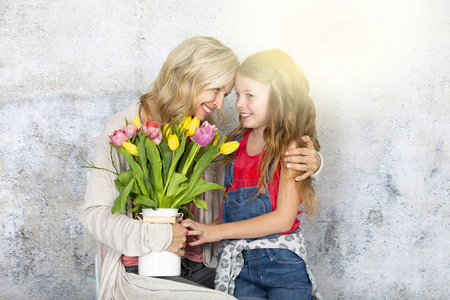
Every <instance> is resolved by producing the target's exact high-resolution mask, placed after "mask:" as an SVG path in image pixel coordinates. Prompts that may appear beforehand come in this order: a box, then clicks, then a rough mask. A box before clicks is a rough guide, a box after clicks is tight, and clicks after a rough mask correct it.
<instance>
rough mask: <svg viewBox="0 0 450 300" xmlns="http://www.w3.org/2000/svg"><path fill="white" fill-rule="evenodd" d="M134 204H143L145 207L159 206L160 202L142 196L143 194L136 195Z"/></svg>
mask: <svg viewBox="0 0 450 300" xmlns="http://www.w3.org/2000/svg"><path fill="white" fill-rule="evenodd" d="M133 204H134V205H136V206H142V207H145V208H157V206H158V203H157V202H156V201H155V200H153V199H150V198H148V197H145V196H142V195H136V196H135V197H134V201H133Z"/></svg>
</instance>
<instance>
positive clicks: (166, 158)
mask: <svg viewBox="0 0 450 300" xmlns="http://www.w3.org/2000/svg"><path fill="white" fill-rule="evenodd" d="M159 147H160V148H161V151H162V153H163V154H162V156H163V159H162V164H163V181H164V184H167V177H168V175H169V169H170V165H171V163H172V156H173V155H172V150H170V148H169V145H167V141H166V140H164V139H163V140H162V141H161V143H160V144H159Z"/></svg>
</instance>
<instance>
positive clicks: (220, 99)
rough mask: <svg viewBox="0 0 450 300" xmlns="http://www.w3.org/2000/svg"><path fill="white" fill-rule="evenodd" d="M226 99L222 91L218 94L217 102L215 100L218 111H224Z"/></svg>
mask: <svg viewBox="0 0 450 300" xmlns="http://www.w3.org/2000/svg"><path fill="white" fill-rule="evenodd" d="M224 99H225V94H224V92H222V91H220V92H219V93H217V95H216V100H214V104H215V106H216V109H217V110H221V109H222V107H223V101H224Z"/></svg>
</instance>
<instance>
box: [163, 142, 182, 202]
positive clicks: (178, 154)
mask: <svg viewBox="0 0 450 300" xmlns="http://www.w3.org/2000/svg"><path fill="white" fill-rule="evenodd" d="M185 147H186V136H184V135H183V138H182V139H181V142H180V146H179V147H178V149H177V150H175V154H174V156H173V159H172V163H171V164H170V169H169V174H168V175H167V182H166V183H165V185H164V192H163V194H165V193H166V190H167V187H168V183H169V181H171V178H172V175H173V172H174V171H175V168H176V166H177V163H178V161H179V160H180V157H181V155H183V153H184V149H185Z"/></svg>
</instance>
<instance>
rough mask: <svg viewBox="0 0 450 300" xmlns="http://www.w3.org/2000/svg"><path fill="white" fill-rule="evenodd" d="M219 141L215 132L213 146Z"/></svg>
mask: <svg viewBox="0 0 450 300" xmlns="http://www.w3.org/2000/svg"><path fill="white" fill-rule="evenodd" d="M218 141H219V134H218V133H217V131H216V134H214V141H213V144H212V145H213V146H215V145H217V142H218Z"/></svg>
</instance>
